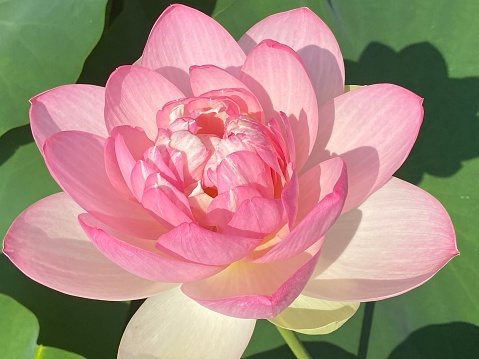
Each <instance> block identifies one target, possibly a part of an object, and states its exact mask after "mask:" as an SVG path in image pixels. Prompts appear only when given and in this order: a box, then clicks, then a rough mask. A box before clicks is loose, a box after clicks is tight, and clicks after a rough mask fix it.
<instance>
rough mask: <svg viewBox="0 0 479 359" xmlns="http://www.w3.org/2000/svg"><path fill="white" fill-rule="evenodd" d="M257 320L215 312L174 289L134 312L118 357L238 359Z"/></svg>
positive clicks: (132, 358)
mask: <svg viewBox="0 0 479 359" xmlns="http://www.w3.org/2000/svg"><path fill="white" fill-rule="evenodd" d="M255 322H256V321H255V320H254V319H238V318H232V317H228V316H225V315H222V314H218V313H215V312H213V311H211V310H209V309H207V308H204V307H202V306H201V305H199V304H198V303H196V302H195V301H193V300H191V299H189V298H188V297H187V296H185V295H184V294H183V293H181V291H180V290H178V289H173V290H170V291H167V292H164V293H161V294H160V295H157V296H155V297H153V298H149V299H147V300H146V302H145V303H144V304H143V305H142V306H141V307H140V309H139V310H138V311H137V312H136V313H135V315H134V316H133V318H132V319H131V321H130V323H128V326H127V327H126V330H125V333H124V334H123V337H122V338H121V343H120V349H119V352H118V358H119V359H135V358H143V359H147V358H148V359H163V358H188V359H206V358H211V359H213V358H221V359H237V358H239V357H241V355H242V354H243V352H244V350H245V348H246V346H247V345H248V342H249V340H250V338H251V335H252V334H253V329H254V325H255Z"/></svg>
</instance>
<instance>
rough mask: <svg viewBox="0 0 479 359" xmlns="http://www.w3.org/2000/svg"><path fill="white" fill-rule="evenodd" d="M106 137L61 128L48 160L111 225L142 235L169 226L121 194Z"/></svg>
mask: <svg viewBox="0 0 479 359" xmlns="http://www.w3.org/2000/svg"><path fill="white" fill-rule="evenodd" d="M104 142H105V139H104V138H102V137H99V136H96V135H92V134H89V133H85V132H78V131H64V132H59V133H57V134H55V135H53V136H51V137H49V138H48V139H47V140H46V141H45V145H44V147H43V149H44V152H45V161H46V164H47V166H48V169H49V170H50V173H51V174H52V176H53V177H54V178H55V180H56V181H57V183H58V184H59V185H60V187H62V189H63V190H64V191H65V192H67V193H68V194H69V195H70V196H71V197H72V198H73V200H74V201H75V202H76V203H78V204H79V205H80V206H81V207H82V208H83V209H85V211H87V212H89V213H90V214H91V215H93V216H94V217H95V218H97V219H98V220H100V221H102V222H104V223H105V224H107V225H108V226H110V227H113V228H115V229H118V230H120V231H123V232H126V233H128V234H132V235H136V236H139V237H142V238H155V239H156V238H158V236H159V235H160V234H162V233H164V232H165V229H164V228H163V227H162V226H161V225H160V224H159V223H158V222H157V221H155V220H154V219H153V217H151V216H150V215H149V213H148V212H147V211H146V210H145V209H144V208H143V207H142V206H141V205H139V204H138V203H135V202H133V201H131V200H129V199H128V198H126V197H123V196H122V195H120V194H119V193H118V192H117V191H116V190H115V189H114V188H113V187H112V185H111V184H110V181H109V179H108V177H107V175H106V172H105V165H104V160H103V143H104Z"/></svg>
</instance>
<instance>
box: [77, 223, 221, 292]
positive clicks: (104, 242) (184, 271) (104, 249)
mask: <svg viewBox="0 0 479 359" xmlns="http://www.w3.org/2000/svg"><path fill="white" fill-rule="evenodd" d="M78 219H79V221H80V224H81V226H82V228H83V230H84V231H85V233H86V234H87V235H88V237H89V238H90V239H91V241H92V242H93V244H94V245H95V247H96V248H97V249H98V250H99V251H100V252H101V253H103V255H105V257H107V258H109V259H110V260H111V261H113V262H114V263H116V264H117V265H119V266H120V267H122V268H123V269H125V270H127V271H128V272H130V273H133V274H135V275H137V276H139V277H142V278H145V279H149V280H152V281H159V282H173V283H181V282H189V281H196V280H200V279H203V278H207V277H209V276H212V275H214V274H216V273H218V272H220V271H221V270H223V269H224V268H225V267H224V266H209V265H203V264H198V263H192V262H189V261H184V260H179V259H177V258H173V257H171V256H169V255H167V254H165V253H163V252H161V251H159V250H158V249H156V248H155V241H152V240H146V239H140V238H135V237H131V236H126V235H122V234H119V233H115V236H114V235H112V234H109V233H107V232H106V231H105V230H104V229H102V228H99V225H98V223H97V222H96V221H95V220H94V219H93V218H92V217H91V216H89V215H88V214H84V215H80V216H79V217H78ZM117 237H119V238H117Z"/></svg>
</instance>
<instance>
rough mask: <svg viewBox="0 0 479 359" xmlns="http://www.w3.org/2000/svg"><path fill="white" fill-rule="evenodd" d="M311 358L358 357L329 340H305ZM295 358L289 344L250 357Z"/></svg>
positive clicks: (348, 358)
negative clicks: (328, 341)
mask: <svg viewBox="0 0 479 359" xmlns="http://www.w3.org/2000/svg"><path fill="white" fill-rule="evenodd" d="M303 344H304V347H305V348H306V350H307V351H308V353H309V354H310V356H311V358H334V359H356V358H357V357H356V356H355V355H353V354H351V353H349V352H347V351H346V350H344V349H342V348H341V347H339V346H337V345H334V344H331V343H327V342H303ZM271 358H274V359H294V358H295V356H294V354H293V353H292V352H291V349H289V347H288V346H287V345H282V346H280V347H279V348H276V349H273V350H268V351H265V352H262V353H258V354H255V355H251V356H249V357H248V359H271Z"/></svg>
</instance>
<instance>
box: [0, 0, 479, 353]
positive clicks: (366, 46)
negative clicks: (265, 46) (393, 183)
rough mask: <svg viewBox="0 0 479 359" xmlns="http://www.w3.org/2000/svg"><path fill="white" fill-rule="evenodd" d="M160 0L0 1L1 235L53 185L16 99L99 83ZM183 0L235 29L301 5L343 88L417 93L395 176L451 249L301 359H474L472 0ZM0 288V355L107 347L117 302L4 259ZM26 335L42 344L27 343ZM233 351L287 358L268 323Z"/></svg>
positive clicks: (478, 96)
mask: <svg viewBox="0 0 479 359" xmlns="http://www.w3.org/2000/svg"><path fill="white" fill-rule="evenodd" d="M169 3H170V2H169V1H159V0H111V1H109V2H107V1H106V0H49V1H48V2H39V1H38V0H0V135H1V137H0V213H1V216H0V232H1V234H2V236H1V237H2V238H3V234H5V232H6V230H7V229H8V226H9V225H10V223H11V222H12V221H13V219H14V218H15V217H16V216H17V215H18V214H19V213H20V212H21V211H22V210H23V209H25V208H26V207H27V206H28V205H30V204H31V203H33V202H35V201H36V200H38V199H40V198H42V197H44V196H46V195H48V194H51V193H54V192H56V191H58V190H59V188H58V186H57V185H56V184H55V183H54V181H53V180H52V179H51V177H50V176H49V174H48V171H47V170H46V168H45V165H44V163H43V160H42V158H41V156H40V154H39V153H38V150H37V148H36V146H35V144H34V143H32V138H31V134H30V130H29V126H28V125H25V124H27V123H28V99H29V98H30V97H32V96H33V95H35V94H37V93H39V92H41V91H44V90H46V89H49V88H51V87H53V86H57V85H61V84H64V83H72V82H75V81H77V80H78V82H81V83H93V84H98V85H104V83H105V81H106V79H107V78H108V75H109V74H110V73H111V71H112V70H113V69H115V67H117V66H119V65H122V64H127V63H132V62H134V61H135V60H136V59H137V58H138V57H139V56H140V54H141V50H142V48H143V45H144V43H145V41H146V37H147V36H148V32H149V30H150V28H151V26H152V25H153V23H154V21H155V20H156V18H157V17H158V15H159V14H160V13H161V12H162V11H163V9H164V8H165V7H166V6H167V5H169ZM182 3H185V4H187V5H190V6H193V7H195V8H197V9H200V10H201V11H203V12H205V13H208V14H212V16H213V17H214V18H216V20H218V21H219V22H220V23H221V24H222V25H223V26H225V27H226V28H227V29H228V30H229V31H230V32H231V33H232V34H233V36H235V38H239V37H240V36H241V35H242V34H243V33H244V32H245V31H246V30H247V29H248V28H249V27H250V26H251V25H253V24H254V23H256V22H257V21H259V20H261V19H262V18H264V17H265V16H267V15H269V14H272V13H275V12H279V11H284V10H288V9H292V8H295V7H299V6H308V7H310V8H311V9H312V10H313V11H315V12H316V13H317V14H318V15H319V16H320V17H321V18H322V19H323V20H324V21H326V22H327V23H328V25H329V26H330V27H331V29H332V30H333V32H334V33H335V35H336V36H337V39H338V41H339V44H340V46H341V49H342V52H343V56H344V58H345V64H346V76H347V83H350V84H370V83H377V82H391V83H396V84H399V85H402V86H404V87H407V88H409V89H410V90H412V91H414V92H416V93H418V94H419V95H421V96H422V97H424V98H425V102H424V106H425V120H424V124H423V126H422V129H421V132H420V135H419V138H418V141H417V143H416V145H415V147H414V149H413V151H412V153H411V155H410V157H409V159H408V160H407V161H406V163H405V164H404V165H403V166H402V168H401V169H400V170H399V171H398V173H397V176H399V177H401V178H403V179H406V180H408V181H409V182H412V183H415V184H418V185H419V186H421V187H422V188H424V189H426V190H427V191H429V192H430V193H432V194H433V195H434V196H435V197H437V198H438V199H439V200H440V201H441V202H442V203H443V204H444V206H445V207H446V209H447V210H448V212H449V213H450V215H451V217H452V220H453V222H454V225H455V228H456V232H457V240H458V247H459V250H460V251H461V256H460V257H457V258H455V259H454V260H453V261H452V262H451V263H449V264H448V265H447V266H446V267H445V268H444V269H442V270H441V271H440V273H439V274H438V275H436V276H435V277H434V278H433V279H432V280H431V281H429V282H428V283H426V284H425V285H423V286H421V287H420V288H418V289H415V290H413V291H411V292H409V293H407V294H405V295H402V296H400V297H397V298H393V299H388V300H385V301H381V302H378V303H374V304H373V303H370V304H367V305H362V307H361V309H360V311H359V312H358V313H357V314H356V315H355V316H354V317H353V318H352V319H351V320H350V321H349V322H347V323H346V324H345V325H344V326H343V327H342V328H341V329H340V330H338V331H336V332H335V333H333V334H331V335H328V336H311V337H309V336H303V335H302V336H300V337H301V339H302V340H304V342H305V345H306V347H307V349H308V350H309V351H310V352H311V354H312V356H313V357H315V358H316V357H320V358H338V359H343V358H344V359H352V358H366V357H367V358H388V359H399V358H408V359H416V358H418V359H419V358H439V359H441V358H461V359H463V358H478V357H479V347H478V346H477V343H478V342H479V301H478V299H477V298H479V280H478V278H479V269H478V266H477V263H478V254H479V238H478V234H479V225H478V221H477V217H478V214H479V201H478V194H479V189H478V185H477V183H478V182H477V178H479V158H478V157H479V120H478V115H479V113H478V111H479V61H478V59H479V22H478V21H477V14H479V2H477V1H476V0H462V1H457V2H451V1H445V0H423V1H416V0H402V1H393V0H382V1H376V0H361V1H348V0H309V1H307V0H277V1H274V2H272V1H266V0H261V1H259V0H217V1H208V0H207V1H201V0H196V1H194V0H191V1H182ZM45 4H48V5H45ZM104 20H105V21H104ZM95 44H96V46H95ZM85 59H86V61H85ZM82 68H83V70H82ZM0 293H3V294H0V352H1V353H2V355H4V354H5V353H16V354H12V355H11V356H8V355H10V354H8V355H7V357H12V358H17V357H18V358H26V359H29V358H34V357H35V358H47V359H51V358H54V359H61V358H65V359H68V358H72V359H73V358H80V357H81V356H83V357H86V358H91V359H108V358H114V357H115V356H116V348H117V346H118V343H119V340H120V337H121V333H122V331H123V328H124V326H125V324H126V320H127V318H128V311H129V305H128V303H107V302H96V301H91V300H85V299H80V298H73V297H69V296H65V295H63V294H61V293H57V292H54V291H52V290H50V289H47V288H45V287H42V286H40V285H38V284H36V283H34V282H33V281H31V280H29V279H28V278H26V277H25V276H24V275H23V274H22V273H20V272H19V271H18V270H17V269H16V268H15V267H14V266H13V265H12V264H11V263H10V262H9V261H8V259H6V257H5V256H4V255H3V254H2V255H1V257H0ZM19 303H21V304H19ZM27 308H28V309H27ZM36 318H37V319H38V320H37V319H36ZM39 326H40V333H39V337H38V339H37V336H38V330H39ZM18 328H22V329H21V330H19V329H18ZM18 333H21V335H19V334H18ZM37 342H38V343H39V344H42V345H45V346H48V348H47V347H38V346H37ZM50 347H54V348H50ZM39 348H40V349H39ZM55 348H58V349H55ZM6 350H11V351H10V352H7V351H6ZM14 350H17V351H16V352H15V351H14ZM67 351H69V352H71V353H68V352H67ZM73 353H77V354H78V355H81V356H78V355H75V354H73ZM34 355H36V356H34ZM244 357H245V358H255V359H267V358H279V359H286V358H293V356H292V354H291V352H290V351H289V349H288V348H287V347H286V346H285V344H284V343H283V341H282V339H281V338H280V336H279V334H278V333H277V332H276V330H275V328H274V327H273V326H272V325H270V324H268V323H267V322H263V321H260V322H259V323H258V325H257V328H256V330H255V333H254V336H253V339H252V341H251V343H250V345H249V347H248V348H247V350H246V352H245V355H244Z"/></svg>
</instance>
